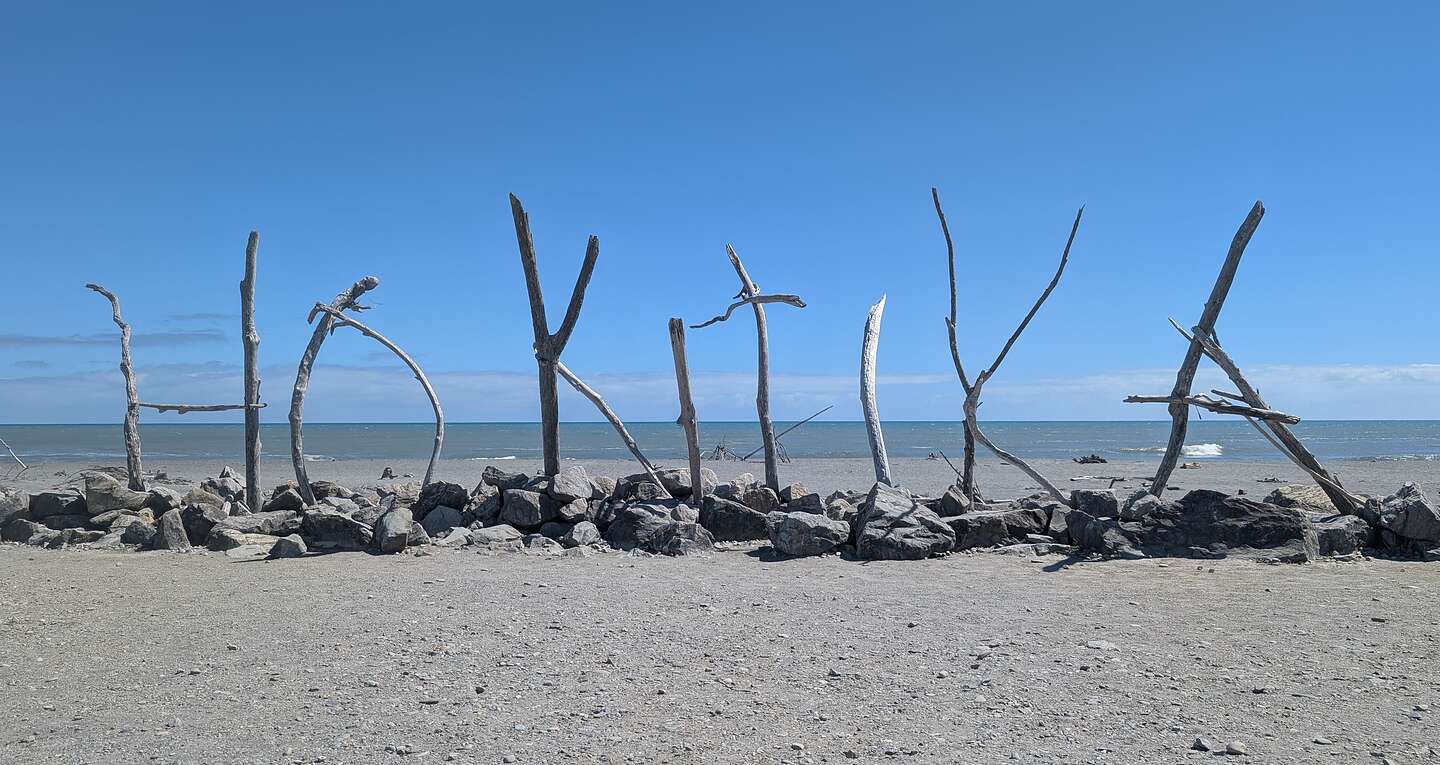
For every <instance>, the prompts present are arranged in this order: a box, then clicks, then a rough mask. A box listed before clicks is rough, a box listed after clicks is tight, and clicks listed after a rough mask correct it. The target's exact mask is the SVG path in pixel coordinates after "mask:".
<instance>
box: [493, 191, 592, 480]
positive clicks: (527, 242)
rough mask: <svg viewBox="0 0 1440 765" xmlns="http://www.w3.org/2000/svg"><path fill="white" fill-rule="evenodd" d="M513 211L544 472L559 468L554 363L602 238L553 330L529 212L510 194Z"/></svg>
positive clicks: (588, 252)
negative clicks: (527, 312)
mask: <svg viewBox="0 0 1440 765" xmlns="http://www.w3.org/2000/svg"><path fill="white" fill-rule="evenodd" d="M510 213H511V215H512V216H513V217H514V218H515V238H516V240H517V241H518V242H519V244H520V265H521V266H522V267H523V268H524V269H525V288H526V292H527V293H528V294H529V296H530V322H531V324H532V325H533V327H534V331H535V363H536V364H537V366H538V367H539V372H540V433H541V439H542V441H543V445H544V449H545V475H551V476H553V475H555V474H557V473H559V472H560V401H559V398H558V396H557V393H556V384H555V364H556V363H557V362H559V361H560V354H561V353H562V352H563V351H564V350H565V344H566V343H568V342H570V334H571V333H572V332H574V331H575V322H576V320H577V319H579V318H580V305H581V304H582V303H584V302H585V288H586V287H588V286H589V285H590V276H591V275H592V274H593V273H594V272H595V259H596V258H598V257H600V239H599V238H598V237H595V236H591V237H590V241H589V243H588V244H587V245H586V247H585V261H584V262H583V263H582V264H581V265H580V275H579V276H578V277H577V278H576V280H575V289H574V291H572V292H571V293H570V304H569V306H568V307H567V308H566V310H565V319H564V320H563V321H561V323H560V329H558V330H556V331H555V332H554V333H553V334H552V333H551V332H550V323H549V321H548V320H547V319H546V318H545V296H544V294H543V293H542V292H541V290H540V269H539V268H538V266H537V265H536V263H535V239H534V237H533V236H531V234H530V216H529V215H528V214H526V212H525V208H524V207H523V206H522V205H521V204H520V199H519V198H517V197H516V196H515V195H514V194H511V195H510Z"/></svg>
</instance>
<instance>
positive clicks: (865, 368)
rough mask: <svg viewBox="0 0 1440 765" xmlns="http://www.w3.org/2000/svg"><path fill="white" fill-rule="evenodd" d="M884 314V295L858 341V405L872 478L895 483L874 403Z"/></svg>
mask: <svg viewBox="0 0 1440 765" xmlns="http://www.w3.org/2000/svg"><path fill="white" fill-rule="evenodd" d="M884 315H885V296H884V295H881V296H880V302H878V303H876V304H875V305H873V306H871V307H870V315H869V316H868V317H866V319H865V335H864V337H863V339H862V340H861V342H860V408H861V409H862V410H863V411H864V413H865V432H866V433H867V434H869V436H870V458H871V459H872V460H873V461H874V462H875V480H876V481H879V482H880V483H883V484H885V485H886V486H894V485H895V482H894V481H893V480H892V479H891V477H890V455H888V454H886V453H885V434H884V433H883V432H882V431H881V430H880V408H879V407H878V406H877V405H876V403H875V357H876V354H877V353H879V350H880V319H881V318H882V317H883V316H884Z"/></svg>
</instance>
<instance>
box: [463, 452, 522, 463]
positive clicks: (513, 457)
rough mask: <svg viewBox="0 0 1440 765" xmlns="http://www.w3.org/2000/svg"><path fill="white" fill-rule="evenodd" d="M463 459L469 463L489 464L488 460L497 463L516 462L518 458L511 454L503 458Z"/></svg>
mask: <svg viewBox="0 0 1440 765" xmlns="http://www.w3.org/2000/svg"><path fill="white" fill-rule="evenodd" d="M465 459H466V460H467V461H470V462H489V461H490V460H494V461H496V462H499V461H500V460H518V459H520V458H519V457H516V456H515V455H513V454H507V455H505V456H504V457H466V458H465Z"/></svg>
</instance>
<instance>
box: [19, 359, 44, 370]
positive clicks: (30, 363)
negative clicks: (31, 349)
mask: <svg viewBox="0 0 1440 765" xmlns="http://www.w3.org/2000/svg"><path fill="white" fill-rule="evenodd" d="M15 366H17V367H19V368H21V369H46V368H48V367H49V366H50V362H48V361H41V360H40V359H21V360H20V361H17V362H15Z"/></svg>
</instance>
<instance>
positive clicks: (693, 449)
mask: <svg viewBox="0 0 1440 765" xmlns="http://www.w3.org/2000/svg"><path fill="white" fill-rule="evenodd" d="M670 353H671V354H672V355H674V357H675V386H676V388H677V390H678V393H679V396H680V417H679V419H677V420H676V422H677V423H679V425H680V427H682V428H684V429H685V446H686V448H687V451H688V452H689V457H690V501H691V504H692V506H693V507H695V509H697V510H698V509H700V506H701V504H702V500H704V499H705V480H704V477H703V476H702V475H701V473H700V423H699V422H698V421H697V419H696V417H695V401H694V399H693V398H691V396H690V363H689V361H688V360H687V359H686V358H685V322H683V321H681V320H679V319H671V320H670Z"/></svg>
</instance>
